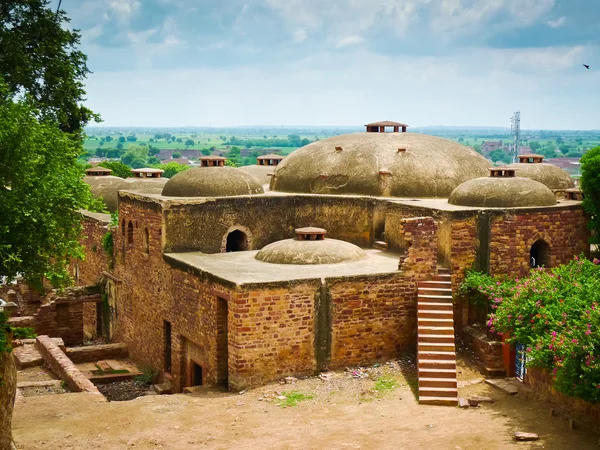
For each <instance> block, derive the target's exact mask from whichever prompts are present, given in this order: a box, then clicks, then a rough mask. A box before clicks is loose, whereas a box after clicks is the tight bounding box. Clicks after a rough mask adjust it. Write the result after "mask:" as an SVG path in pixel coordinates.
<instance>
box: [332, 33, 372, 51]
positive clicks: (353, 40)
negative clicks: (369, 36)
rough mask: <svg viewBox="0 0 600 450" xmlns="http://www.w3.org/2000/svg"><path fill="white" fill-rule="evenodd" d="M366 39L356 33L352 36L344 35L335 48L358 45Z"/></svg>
mask: <svg viewBox="0 0 600 450" xmlns="http://www.w3.org/2000/svg"><path fill="white" fill-rule="evenodd" d="M364 41H365V40H364V39H363V38H362V37H360V36H358V35H356V34H354V35H352V36H346V37H343V38H342V39H340V40H339V41H337V43H336V44H335V48H343V47H348V46H350V45H357V44H361V43H363V42H364Z"/></svg>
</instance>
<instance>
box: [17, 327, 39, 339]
mask: <svg viewBox="0 0 600 450" xmlns="http://www.w3.org/2000/svg"><path fill="white" fill-rule="evenodd" d="M12 333H13V339H35V338H36V337H37V334H36V333H35V329H34V328H24V327H17V328H13V329H12Z"/></svg>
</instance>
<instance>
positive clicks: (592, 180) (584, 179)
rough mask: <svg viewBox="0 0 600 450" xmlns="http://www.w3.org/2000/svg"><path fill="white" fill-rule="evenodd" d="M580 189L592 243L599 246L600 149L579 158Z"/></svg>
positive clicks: (589, 151)
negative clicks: (588, 217)
mask: <svg viewBox="0 0 600 450" xmlns="http://www.w3.org/2000/svg"><path fill="white" fill-rule="evenodd" d="M581 189H582V190H583V192H584V194H585V198H584V200H583V207H584V209H585V210H586V212H587V213H588V214H589V215H590V221H589V228H590V229H591V230H592V232H593V237H592V240H593V241H592V243H594V244H600V147H596V148H593V149H591V150H588V151H587V153H586V154H585V155H583V157H582V158H581Z"/></svg>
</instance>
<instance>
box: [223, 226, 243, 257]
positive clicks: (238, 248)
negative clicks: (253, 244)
mask: <svg viewBox="0 0 600 450" xmlns="http://www.w3.org/2000/svg"><path fill="white" fill-rule="evenodd" d="M246 250H248V236H246V233H244V232H243V231H240V230H233V231H232V232H231V233H229V234H228V235H227V245H226V246H225V251H226V252H243V251H246Z"/></svg>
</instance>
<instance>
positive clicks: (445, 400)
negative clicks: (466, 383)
mask: <svg viewBox="0 0 600 450" xmlns="http://www.w3.org/2000/svg"><path fill="white" fill-rule="evenodd" d="M419 404H421V405H438V406H457V405H458V395H457V396H456V398H450V397H429V396H423V397H421V396H419Z"/></svg>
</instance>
